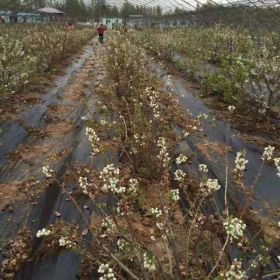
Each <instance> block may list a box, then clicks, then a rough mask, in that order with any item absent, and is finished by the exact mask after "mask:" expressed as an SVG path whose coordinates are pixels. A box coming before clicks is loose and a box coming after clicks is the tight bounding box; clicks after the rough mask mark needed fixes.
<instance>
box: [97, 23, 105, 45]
mask: <svg viewBox="0 0 280 280" xmlns="http://www.w3.org/2000/svg"><path fill="white" fill-rule="evenodd" d="M105 31H106V28H105V26H104V25H103V24H102V23H101V24H100V25H99V26H98V28H97V32H98V36H99V42H100V43H101V44H103V42H104V33H105Z"/></svg>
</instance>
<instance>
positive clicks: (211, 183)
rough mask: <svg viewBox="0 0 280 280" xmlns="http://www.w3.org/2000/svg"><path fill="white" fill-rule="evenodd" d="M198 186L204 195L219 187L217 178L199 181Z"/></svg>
mask: <svg viewBox="0 0 280 280" xmlns="http://www.w3.org/2000/svg"><path fill="white" fill-rule="evenodd" d="M200 187H201V189H202V191H203V193H204V194H205V195H209V194H212V193H214V192H216V191H218V190H219V189H220V188H221V186H220V185H219V182H218V180H217V179H207V181H206V182H202V183H200Z"/></svg>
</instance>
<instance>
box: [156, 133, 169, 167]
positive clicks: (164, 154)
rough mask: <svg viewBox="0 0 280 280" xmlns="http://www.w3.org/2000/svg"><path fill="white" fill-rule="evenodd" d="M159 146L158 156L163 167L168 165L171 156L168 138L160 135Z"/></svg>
mask: <svg viewBox="0 0 280 280" xmlns="http://www.w3.org/2000/svg"><path fill="white" fill-rule="evenodd" d="M157 146H158V147H159V148H160V151H159V154H158V155H157V158H158V159H159V160H161V161H162V164H163V167H168V164H169V161H170V157H169V153H168V151H167V143H166V139H165V138H163V137H160V138H159V139H158V141H157Z"/></svg>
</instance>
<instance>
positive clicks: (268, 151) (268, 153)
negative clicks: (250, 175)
mask: <svg viewBox="0 0 280 280" xmlns="http://www.w3.org/2000/svg"><path fill="white" fill-rule="evenodd" d="M274 150H275V147H272V146H268V147H265V148H264V152H263V154H262V160H271V159H272V156H273V152H274Z"/></svg>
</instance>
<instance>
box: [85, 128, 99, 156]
mask: <svg viewBox="0 0 280 280" xmlns="http://www.w3.org/2000/svg"><path fill="white" fill-rule="evenodd" d="M86 136H87V137H88V140H89V142H90V145H91V149H92V152H93V153H99V151H100V150H99V145H98V142H99V141H100V139H99V137H98V136H97V134H96V132H95V131H94V129H93V128H91V127H87V128H86Z"/></svg>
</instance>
